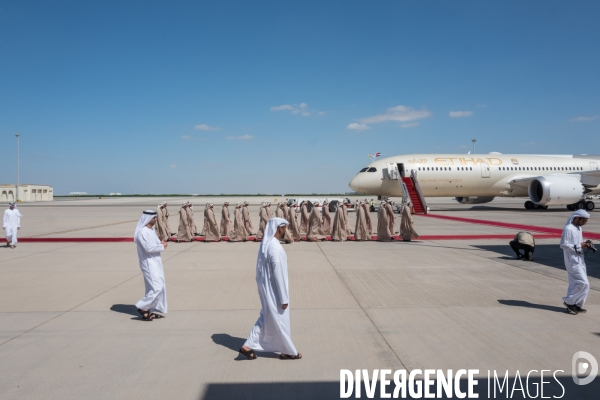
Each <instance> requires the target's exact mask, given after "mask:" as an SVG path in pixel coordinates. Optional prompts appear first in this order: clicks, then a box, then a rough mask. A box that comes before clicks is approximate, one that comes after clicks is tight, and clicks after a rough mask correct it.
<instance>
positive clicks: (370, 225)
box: [362, 200, 373, 235]
mask: <svg viewBox="0 0 600 400" xmlns="http://www.w3.org/2000/svg"><path fill="white" fill-rule="evenodd" d="M362 206H363V207H364V209H365V220H366V221H367V231H368V232H369V235H372V234H373V223H372V221H371V207H370V206H369V202H368V201H366V200H365V201H364V202H363V204H362Z"/></svg>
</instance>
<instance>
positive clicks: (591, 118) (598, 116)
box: [571, 115, 600, 122]
mask: <svg viewBox="0 0 600 400" xmlns="http://www.w3.org/2000/svg"><path fill="white" fill-rule="evenodd" d="M598 118H600V115H594V116H593V117H577V118H573V119H571V121H573V122H582V121H593V120H595V119H598Z"/></svg>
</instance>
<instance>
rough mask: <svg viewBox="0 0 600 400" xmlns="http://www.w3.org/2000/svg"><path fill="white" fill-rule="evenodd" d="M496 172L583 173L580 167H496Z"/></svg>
mask: <svg viewBox="0 0 600 400" xmlns="http://www.w3.org/2000/svg"><path fill="white" fill-rule="evenodd" d="M498 171H583V168H581V167H498Z"/></svg>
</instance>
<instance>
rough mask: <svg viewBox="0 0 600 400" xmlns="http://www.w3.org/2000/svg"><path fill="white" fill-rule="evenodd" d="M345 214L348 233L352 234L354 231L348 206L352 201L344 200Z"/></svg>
mask: <svg viewBox="0 0 600 400" xmlns="http://www.w3.org/2000/svg"><path fill="white" fill-rule="evenodd" d="M344 204H345V205H344V207H343V209H344V214H345V217H346V219H345V223H346V235H352V231H351V230H350V219H349V218H348V208H349V207H350V203H349V202H347V201H346V200H344Z"/></svg>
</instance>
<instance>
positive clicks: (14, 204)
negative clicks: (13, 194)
mask: <svg viewBox="0 0 600 400" xmlns="http://www.w3.org/2000/svg"><path fill="white" fill-rule="evenodd" d="M10 206H15V210H17V214H18V215H17V217H22V216H23V214H21V211H19V207H17V203H15V202H14V201H9V202H8V207H10Z"/></svg>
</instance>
